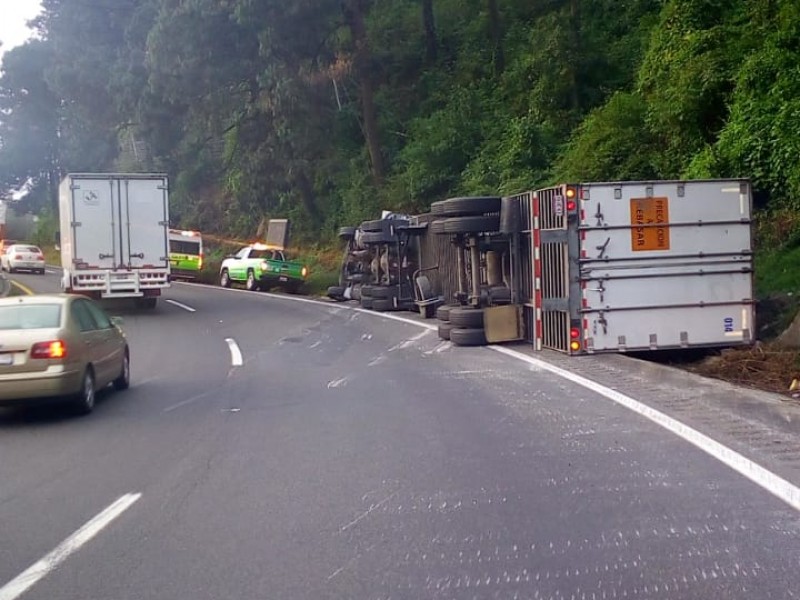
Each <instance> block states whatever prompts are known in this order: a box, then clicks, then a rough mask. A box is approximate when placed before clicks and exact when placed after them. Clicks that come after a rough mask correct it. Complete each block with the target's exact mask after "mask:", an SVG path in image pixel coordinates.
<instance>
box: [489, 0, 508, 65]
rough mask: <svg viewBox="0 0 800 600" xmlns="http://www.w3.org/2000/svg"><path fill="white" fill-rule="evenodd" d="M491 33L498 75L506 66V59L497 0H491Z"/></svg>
mask: <svg viewBox="0 0 800 600" xmlns="http://www.w3.org/2000/svg"><path fill="white" fill-rule="evenodd" d="M489 35H490V36H491V39H492V50H493V51H494V74H495V75H496V76H498V75H501V74H502V73H503V71H504V70H505V68H506V59H505V56H504V54H503V31H502V27H501V25H500V9H499V8H498V7H497V0H489Z"/></svg>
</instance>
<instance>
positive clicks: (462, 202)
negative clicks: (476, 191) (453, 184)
mask: <svg viewBox="0 0 800 600" xmlns="http://www.w3.org/2000/svg"><path fill="white" fill-rule="evenodd" d="M501 202H502V201H501V198H500V196H472V197H469V196H468V197H465V198H449V199H448V200H440V201H439V202H438V203H436V212H434V213H433V214H435V215H439V216H442V217H466V216H470V215H476V216H477V215H482V214H485V213H496V212H500V205H501ZM431 209H433V206H431Z"/></svg>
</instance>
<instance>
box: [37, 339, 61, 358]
mask: <svg viewBox="0 0 800 600" xmlns="http://www.w3.org/2000/svg"><path fill="white" fill-rule="evenodd" d="M66 357H67V346H66V344H65V343H64V342H63V341H61V340H53V341H50V342H39V343H38V344H34V345H33V347H32V348H31V358H66Z"/></svg>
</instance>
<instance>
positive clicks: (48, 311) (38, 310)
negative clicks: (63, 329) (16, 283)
mask: <svg viewBox="0 0 800 600" xmlns="http://www.w3.org/2000/svg"><path fill="white" fill-rule="evenodd" d="M59 323H61V305H60V304H16V305H12V306H0V330H10V329H52V328H54V327H58V325H59Z"/></svg>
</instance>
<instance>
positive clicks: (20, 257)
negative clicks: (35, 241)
mask: <svg viewBox="0 0 800 600" xmlns="http://www.w3.org/2000/svg"><path fill="white" fill-rule="evenodd" d="M14 260H22V254H17V255H15V256H14Z"/></svg>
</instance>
